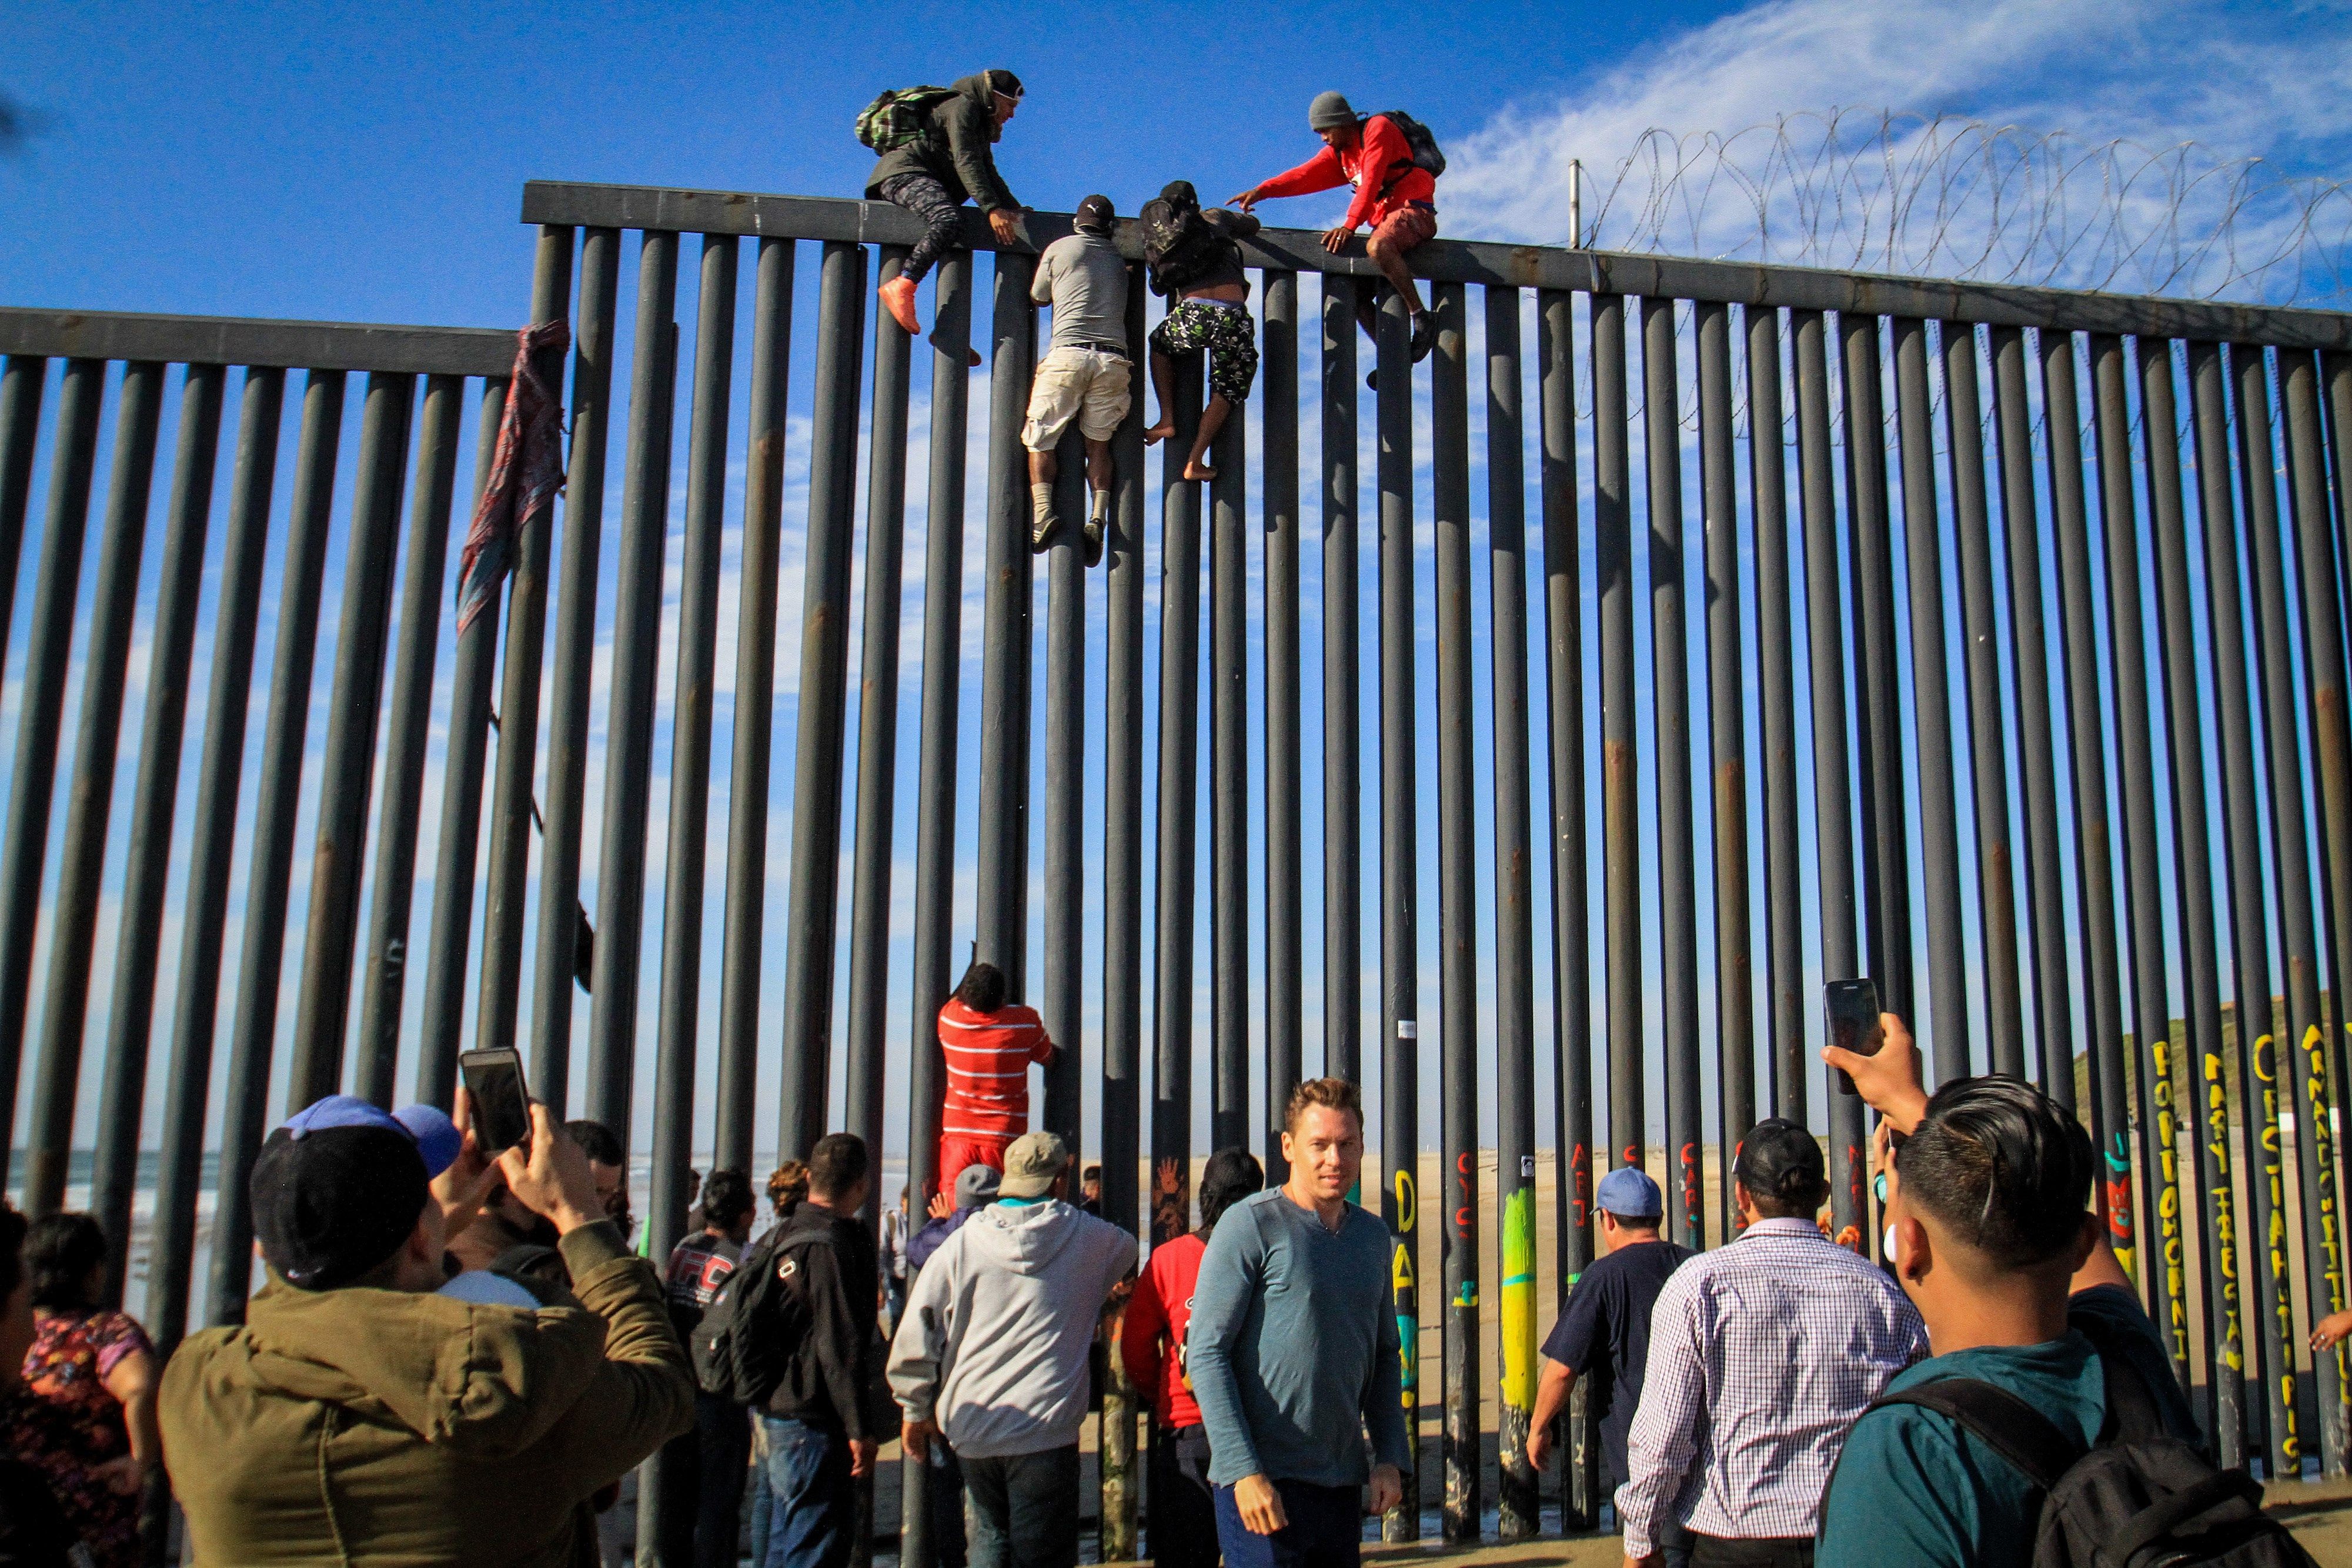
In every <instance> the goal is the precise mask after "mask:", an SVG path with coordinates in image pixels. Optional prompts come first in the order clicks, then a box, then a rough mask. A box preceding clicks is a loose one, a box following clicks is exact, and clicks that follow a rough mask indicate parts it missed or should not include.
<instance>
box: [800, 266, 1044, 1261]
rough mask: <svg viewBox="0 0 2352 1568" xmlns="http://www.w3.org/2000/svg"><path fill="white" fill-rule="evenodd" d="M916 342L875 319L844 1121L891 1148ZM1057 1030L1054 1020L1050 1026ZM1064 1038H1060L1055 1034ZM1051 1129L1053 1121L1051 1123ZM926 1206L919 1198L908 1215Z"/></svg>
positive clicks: (873, 1216) (880, 1204) (886, 271)
mask: <svg viewBox="0 0 2352 1568" xmlns="http://www.w3.org/2000/svg"><path fill="white" fill-rule="evenodd" d="M906 260H907V258H906V256H905V254H904V253H903V252H901V251H899V250H898V247H896V246H891V247H890V248H888V249H886V250H885V251H884V252H883V253H882V255H881V257H880V262H879V267H878V268H877V270H878V271H879V272H880V274H881V276H882V278H883V280H884V281H886V282H887V280H889V279H890V278H892V277H897V276H898V273H899V271H900V270H902V269H903V268H904V267H905V266H906ZM913 359H914V340H913V339H912V338H910V337H909V336H908V334H907V332H906V330H905V329H903V328H901V327H900V326H899V325H898V322H897V321H895V320H893V319H891V318H890V313H889V312H888V311H887V310H877V311H876V312H875V313H874V403H873V413H872V434H871V437H870V440H871V447H870V450H869V451H868V454H867V467H866V588H865V609H864V611H863V615H864V622H865V623H864V626H863V629H862V632H863V636H862V641H863V644H864V645H863V647H862V648H861V649H860V651H859V655H858V671H859V673H858V688H857V691H858V695H857V826H856V835H857V836H856V850H855V855H856V859H855V860H854V861H853V862H852V864H851V867H850V873H849V887H850V901H849V1023H848V1029H849V1038H848V1040H847V1042H846V1043H847V1046H848V1051H847V1057H848V1070H849V1071H848V1077H849V1085H848V1087H849V1092H848V1095H847V1097H846V1099H847V1110H848V1115H847V1117H846V1119H845V1125H846V1126H847V1127H848V1129H849V1130H850V1131H851V1132H853V1133H856V1134H857V1135H858V1136H860V1137H862V1138H864V1139H865V1140H866V1147H867V1148H869V1149H872V1150H874V1151H876V1152H877V1158H878V1157H879V1151H880V1150H881V1147H882V1097H883V1080H884V1057H885V1055H886V1052H887V1047H886V1046H885V1045H884V1043H883V1040H884V1035H883V1030H884V1027H885V1024H886V1021H887V1020H886V1019H885V1016H884V1015H885V1013H886V1011H887V1007H888V1002H889V988H890V871H891V865H890V839H891V828H892V826H893V819H894V817H895V816H896V814H897V802H898V636H899V632H900V630H901V625H902V622H903V621H904V619H905V617H904V614H903V607H902V605H901V602H900V601H901V597H902V593H903V591H902V589H901V588H900V585H899V576H900V569H901V568H902V567H903V566H904V564H905V562H906V544H907V405H908V381H909V379H910V377H911V375H912V372H913ZM1047 1027H1048V1028H1049V1029H1050V1028H1051V1027H1052V1026H1051V1025H1050V1024H1049V1025H1048V1026H1047ZM1060 1038H1061V1037H1060V1036H1058V1035H1056V1036H1055V1039H1056V1040H1058V1039H1060ZM1047 1125H1049V1126H1050V1125H1052V1123H1051V1121H1050V1120H1049V1121H1048V1123H1047ZM878 1176H879V1173H878V1172H877V1181H876V1183H875V1186H874V1201H873V1202H872V1203H870V1204H868V1205H867V1206H866V1218H867V1221H868V1223H869V1224H878V1222H879V1219H880V1216H881V1213H882V1211H883V1209H884V1208H886V1207H888V1205H889V1204H890V1203H892V1202H894V1201H895V1199H894V1198H893V1197H892V1196H891V1195H889V1194H887V1193H885V1192H884V1191H883V1190H882V1186H881V1183H880V1181H879V1180H878ZM921 1209H922V1206H921V1205H920V1204H918V1203H914V1202H912V1201H911V1200H910V1202H909V1204H908V1216H909V1218H912V1216H914V1215H915V1214H918V1213H920V1212H921Z"/></svg>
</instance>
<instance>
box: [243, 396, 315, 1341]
mask: <svg viewBox="0 0 2352 1568" xmlns="http://www.w3.org/2000/svg"><path fill="white" fill-rule="evenodd" d="M343 382H344V374H343V372H342V371H311V372H310V376H309V377H308V378H307V379H306V384H305V385H304V387H303V391H302V434H301V436H300V438H299V444H298V445H297V447H296V449H295V456H294V494H293V497H292V503H291V505H290V507H289V530H288V537H287V545H286V562H285V566H284V568H283V570H282V574H281V576H280V578H279V591H278V628H277V636H278V649H277V655H276V657H275V659H274V661H273V662H272V667H271V670H270V673H269V708H268V721H267V722H268V727H267V728H266V729H265V730H264V731H263V734H262V740H261V768H260V773H259V777H258V779H257V787H256V789H255V791H254V829H253V860H252V863H251V869H250V870H249V871H248V872H247V873H246V895H245V899H246V902H245V932H244V936H245V946H244V950H243V952H242V953H241V954H240V955H239V956H238V959H237V986H236V1012H235V1013H234V1015H233V1016H232V1020H231V1022H230V1025H229V1064H228V1082H227V1085H226V1088H225V1090H224V1091H223V1097H222V1109H221V1120H220V1155H219V1171H220V1186H219V1189H218V1192H217V1194H216V1196H215V1203H214V1208H213V1239H212V1310H211V1321H212V1322H215V1323H216V1324H217V1323H236V1322H244V1321H245V1301H246V1293H247V1288H248V1286H249V1285H250V1283H251V1281H252V1277H253V1214H252V1206H251V1198H250V1195H249V1194H248V1192H247V1186H246V1180H247V1172H248V1171H250V1170H251V1168H252V1166H253V1159H254V1156H255V1155H256V1154H257V1153H258V1152H259V1151H260V1148H261V1140H262V1136H263V1134H264V1133H265V1131H266V1123H267V1120H268V1100H269V1077H270V1058H271V1056H272V1054H273V1050H274V1047H275V1045H276V1042H277V1034H278V978H279V974H280V970H281V967H282V965H283V963H284V959H285V956H286V904H287V894H288V886H287V884H288V882H289V878H290V877H291V876H292V875H293V871H294V822H295V814H296V811H297V810H298V809H299V806H300V803H301V794H302V758H303V748H304V740H305V738H306V737H307V735H308V732H309V728H310V675H311V669H312V665H313V664H314V662H315V660H316V658H317V654H318V646H319V595H320V590H321V589H322V588H323V587H324V585H325V579H326V573H327V536H328V531H329V528H330V527H331V523H332V521H333V506H334V497H335V453H336V448H337V446H338V444H340V441H341V434H342V422H343ZM298 1105H299V1103H298Z"/></svg>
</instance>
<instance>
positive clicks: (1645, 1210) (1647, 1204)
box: [1592, 1166, 1666, 1219]
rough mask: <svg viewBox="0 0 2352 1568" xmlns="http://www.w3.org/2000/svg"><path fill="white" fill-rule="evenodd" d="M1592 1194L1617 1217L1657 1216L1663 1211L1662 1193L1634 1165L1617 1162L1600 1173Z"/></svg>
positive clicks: (1652, 1217) (1664, 1202)
mask: <svg viewBox="0 0 2352 1568" xmlns="http://www.w3.org/2000/svg"><path fill="white" fill-rule="evenodd" d="M1592 1198H1593V1201H1594V1202H1595V1203H1596V1204H1598V1205H1599V1206H1600V1207H1602V1208H1604V1209H1607V1210H1608V1211H1609V1212H1610V1213H1612V1214H1613V1215H1615V1216H1617V1217H1618V1218H1620V1219H1659V1218H1664V1215H1665V1212H1666V1195H1665V1194H1664V1193H1663V1192H1660V1191H1659V1190H1658V1184H1657V1183H1656V1182H1654V1181H1652V1180H1651V1179H1650V1176H1649V1173H1648V1172H1646V1171H1644V1170H1643V1169H1642V1168H1641V1167H1640V1166H1618V1167H1617V1168H1616V1169H1615V1170H1613V1171H1611V1172H1610V1173H1609V1174H1608V1175H1607V1176H1602V1177H1601V1185H1600V1186H1598V1187H1596V1188H1594V1189H1593V1194H1592Z"/></svg>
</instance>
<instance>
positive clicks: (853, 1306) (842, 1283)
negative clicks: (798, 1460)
mask: <svg viewBox="0 0 2352 1568" xmlns="http://www.w3.org/2000/svg"><path fill="white" fill-rule="evenodd" d="M828 1228H829V1229H830V1230H831V1231H832V1233H833V1239H832V1245H830V1246H804V1247H797V1248H794V1249H793V1252H792V1257H793V1260H796V1261H797V1262H798V1264H799V1266H800V1273H801V1279H800V1297H801V1300H802V1301H803V1302H804V1303H805V1304H806V1308H807V1313H806V1317H805V1318H804V1319H803V1320H802V1322H803V1324H804V1326H803V1327H802V1328H800V1329H798V1330H796V1331H795V1332H796V1333H797V1338H798V1341H799V1343H796V1344H795V1345H793V1348H792V1352H791V1354H790V1357H789V1359H788V1360H787V1361H786V1362H785V1364H784V1377H783V1381H782V1383H780V1384H778V1385H776V1391H775V1393H773V1394H772V1395H770V1396H768V1414H769V1415H771V1416H788V1417H794V1418H797V1419H799V1420H803V1421H806V1422H807V1423H809V1424H810V1425H811V1426H813V1427H829V1428H831V1429H833V1430H835V1431H838V1432H841V1433H843V1434H844V1435H845V1436H847V1437H871V1438H873V1439H875V1440H876V1441H877V1442H882V1441H887V1439H889V1438H891V1437H897V1436H898V1404H897V1402H896V1401H895V1400H893V1399H892V1398H891V1397H890V1385H888V1383H887V1382H886V1381H885V1380H884V1378H883V1375H882V1363H883V1359H884V1356H885V1354H886V1353H887V1347H886V1346H885V1345H884V1344H883V1343H882V1327H881V1322H880V1320H879V1316H878V1313H877V1309H876V1304H875V1299H874V1298H875V1292H876V1289H877V1281H879V1280H880V1278H881V1263H880V1261H879V1260H877V1257H876V1256H875V1251H874V1239H873V1237H871V1236H870V1235H868V1234H867V1233H866V1227H865V1226H864V1225H862V1224H860V1223H859V1222H858V1221H856V1220H855V1219H844V1218H840V1217H839V1216H837V1215H835V1213H834V1212H833V1211H832V1210H831V1209H829V1208H826V1207H824V1206H823V1205H821V1204H814V1203H804V1204H802V1205H801V1206H800V1207H798V1208H796V1209H794V1210H793V1214H792V1217H791V1218H788V1219H785V1220H784V1221H782V1225H781V1227H780V1231H781V1234H782V1235H783V1236H790V1235H793V1234H794V1233H796V1232H799V1231H803V1230H810V1229H828ZM792 1315H793V1316H795V1317H797V1316H798V1314H792Z"/></svg>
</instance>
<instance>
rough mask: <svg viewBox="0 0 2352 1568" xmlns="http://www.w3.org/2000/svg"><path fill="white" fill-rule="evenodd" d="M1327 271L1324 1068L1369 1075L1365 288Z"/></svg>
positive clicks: (1354, 1078) (1353, 1077)
mask: <svg viewBox="0 0 2352 1568" xmlns="http://www.w3.org/2000/svg"><path fill="white" fill-rule="evenodd" d="M1358 287H1359V285H1358V284H1356V283H1355V282H1354V281H1353V280H1351V279H1349V278H1344V277H1326V278H1324V280H1323V361H1322V371H1323V1071H1325V1072H1326V1073H1328V1074H1329V1075H1331V1076H1333V1077H1336V1078H1345V1079H1347V1080H1348V1081H1349V1082H1351V1083H1354V1082H1361V1081H1362V1079H1363V1076H1364V1069H1363V1049H1364V1040H1363V1033H1364V988H1363V972H1364V956H1363V955H1364V932H1363V919H1364V909H1363V898H1364V894H1363V860H1362V856H1363V837H1364V831H1363V805H1364V785H1363V727H1362V724H1361V720H1360V707H1361V694H1360V689H1359V685H1360V673H1359V671H1358V669H1357V661H1356V649H1357V641H1358V637H1359V634H1360V633H1359V628H1360V620H1359V618H1358V614H1357V574H1358V572H1359V570H1360V566H1361V559H1360V554H1361V549H1362V545H1361V536H1360V529H1359V527H1358V523H1359V519H1358V515H1357V495H1356V488H1357V476H1356V290H1357V288H1358Z"/></svg>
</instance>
